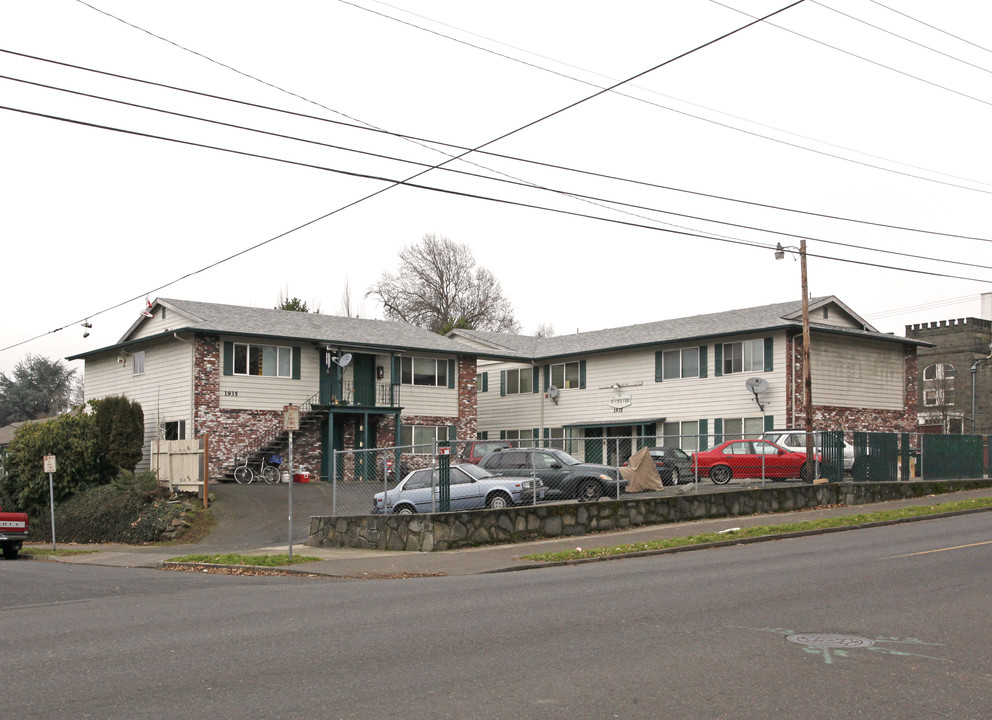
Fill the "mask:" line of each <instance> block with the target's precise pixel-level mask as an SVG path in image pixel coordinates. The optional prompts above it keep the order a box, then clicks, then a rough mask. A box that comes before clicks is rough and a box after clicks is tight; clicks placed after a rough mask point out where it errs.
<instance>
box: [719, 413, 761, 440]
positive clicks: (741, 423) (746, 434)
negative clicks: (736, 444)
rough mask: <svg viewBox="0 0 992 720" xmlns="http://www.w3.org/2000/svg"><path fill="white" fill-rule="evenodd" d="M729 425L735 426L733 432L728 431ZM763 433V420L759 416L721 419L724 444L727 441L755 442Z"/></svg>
mask: <svg viewBox="0 0 992 720" xmlns="http://www.w3.org/2000/svg"><path fill="white" fill-rule="evenodd" d="M731 424H733V425H734V426H735V427H734V429H733V430H730V429H728V426H729V425H731ZM749 426H750V429H749ZM764 431H765V419H764V418H763V417H762V416H761V415H753V416H751V417H733V418H723V433H722V434H723V441H724V442H726V441H727V440H757V439H759V438H760V437H761V434H762V433H763V432H764Z"/></svg>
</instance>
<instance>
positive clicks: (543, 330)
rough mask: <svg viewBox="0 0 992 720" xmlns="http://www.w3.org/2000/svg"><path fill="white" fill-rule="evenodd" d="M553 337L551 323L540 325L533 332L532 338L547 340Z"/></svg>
mask: <svg viewBox="0 0 992 720" xmlns="http://www.w3.org/2000/svg"><path fill="white" fill-rule="evenodd" d="M554 336H555V328H554V326H553V325H552V324H551V323H541V324H540V325H538V326H537V330H536V331H535V332H534V337H539V338H548V337H554Z"/></svg>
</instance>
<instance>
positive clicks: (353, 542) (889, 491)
mask: <svg viewBox="0 0 992 720" xmlns="http://www.w3.org/2000/svg"><path fill="white" fill-rule="evenodd" d="M687 487H688V486H687ZM987 487H992V480H949V481H943V482H926V481H924V482H876V483H854V482H842V483H830V484H825V485H795V486H789V487H771V488H750V489H741V490H729V491H726V492H712V493H711V492H707V493H698V494H697V493H686V494H683V495H669V496H664V497H644V498H636V497H633V496H631V497H630V498H629V499H624V500H613V501H606V502H595V503H564V504H555V505H537V506H518V507H511V508H507V509H505V510H478V511H473V512H448V513H434V514H430V515H354V516H343V517H312V518H310V537H309V538H308V539H307V545H310V546H313V547H352V548H365V549H375V550H412V551H419V552H431V551H433V550H454V549H457V548H466V547H475V546H478V545H493V544H497V543H513V542H526V541H530V540H541V539H545V538H558V537H569V536H576V535H585V534H587V533H594V532H605V531H610V530H623V529H625V528H629V527H637V526H641V525H657V524H662V523H675V522H685V521H688V520H702V519H704V518H722V517H735V516H740V515H759V514H762V513H776V512H787V511H790V510H802V509H812V508H816V507H822V506H826V505H864V504H866V503H874V502H884V501H887V500H903V499H907V498H916V497H925V496H927V495H939V494H943V493H948V492H957V491H960V490H974V489H978V488H987Z"/></svg>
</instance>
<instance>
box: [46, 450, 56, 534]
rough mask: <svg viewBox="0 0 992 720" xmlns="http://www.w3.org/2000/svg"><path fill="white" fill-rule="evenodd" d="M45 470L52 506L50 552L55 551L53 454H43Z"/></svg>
mask: <svg viewBox="0 0 992 720" xmlns="http://www.w3.org/2000/svg"><path fill="white" fill-rule="evenodd" d="M45 472H46V473H48V499H49V503H50V504H51V507H52V552H55V549H56V548H55V483H54V481H53V480H52V474H53V473H54V472H55V456H54V455H46V456H45Z"/></svg>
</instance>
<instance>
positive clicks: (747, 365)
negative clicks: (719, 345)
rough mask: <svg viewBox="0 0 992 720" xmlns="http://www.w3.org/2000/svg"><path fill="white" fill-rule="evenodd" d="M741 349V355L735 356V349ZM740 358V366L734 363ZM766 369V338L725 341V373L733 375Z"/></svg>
mask: <svg viewBox="0 0 992 720" xmlns="http://www.w3.org/2000/svg"><path fill="white" fill-rule="evenodd" d="M735 349H739V350H740V357H739V358H737V357H735V354H734V350H735ZM736 360H740V368H735V367H734V363H735V361H736ZM764 369H765V339H764V338H755V339H754V340H738V341H737V342H732V343H723V374H724V375H733V374H735V373H744V372H763V371H764Z"/></svg>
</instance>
